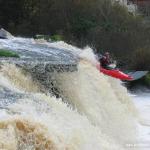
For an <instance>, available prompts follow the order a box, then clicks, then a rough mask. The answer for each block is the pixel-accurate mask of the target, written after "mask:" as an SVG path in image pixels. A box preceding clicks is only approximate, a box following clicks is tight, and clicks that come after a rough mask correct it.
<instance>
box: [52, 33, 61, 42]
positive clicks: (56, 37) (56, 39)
mask: <svg viewBox="0 0 150 150" xmlns="http://www.w3.org/2000/svg"><path fill="white" fill-rule="evenodd" d="M51 40H52V41H62V40H63V37H62V36H61V35H58V34H55V35H53V36H51Z"/></svg>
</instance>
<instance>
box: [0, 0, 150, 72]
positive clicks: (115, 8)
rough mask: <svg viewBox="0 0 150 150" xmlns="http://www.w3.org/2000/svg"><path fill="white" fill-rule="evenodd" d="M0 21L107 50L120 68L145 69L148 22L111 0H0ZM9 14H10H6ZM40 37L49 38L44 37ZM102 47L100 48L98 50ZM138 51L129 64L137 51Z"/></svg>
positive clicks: (23, 31)
mask: <svg viewBox="0 0 150 150" xmlns="http://www.w3.org/2000/svg"><path fill="white" fill-rule="evenodd" d="M0 5H1V6H2V8H1V9H0V22H1V25H2V26H3V27H4V28H6V29H7V30H8V31H10V32H11V33H12V34H15V35H21V36H35V35H37V34H40V35H51V37H50V38H51V39H52V40H54V41H57V40H62V39H63V40H64V41H66V42H68V43H71V44H74V45H76V46H79V47H84V46H86V45H89V46H91V47H92V48H94V49H95V50H96V52H100V53H102V52H103V51H106V50H107V51H110V52H111V53H112V54H113V55H114V56H115V57H116V59H117V60H118V64H119V65H120V66H122V67H123V68H125V67H126V68H127V69H136V68H137V66H138V65H140V64H141V62H140V59H143V60H147V63H146V65H141V67H140V69H142V70H144V69H146V70H147V69H149V66H150V65H149V62H148V58H149V54H148V55H147V52H148V51H150V46H149V43H150V22H145V21H144V20H143V18H142V16H138V15H134V14H132V13H131V12H130V13H129V12H128V10H127V8H125V7H124V6H121V5H119V3H118V2H114V3H112V2H111V0H61V1H60V0H38V1H37V0H20V1H18V0H13V1H6V0H1V1H0ZM10 14H11V15H10ZM44 39H49V36H48V37H44ZM101 50H103V51H101ZM139 50H140V51H142V53H145V55H142V56H141V57H139V58H138V59H136V61H137V62H134V65H132V62H133V58H136V57H137V53H139V52H138V51H139Z"/></svg>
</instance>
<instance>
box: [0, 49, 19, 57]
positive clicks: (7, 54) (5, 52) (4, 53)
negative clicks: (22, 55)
mask: <svg viewBox="0 0 150 150" xmlns="http://www.w3.org/2000/svg"><path fill="white" fill-rule="evenodd" d="M0 57H15V58H19V55H18V54H17V53H15V52H12V51H10V50H4V49H0Z"/></svg>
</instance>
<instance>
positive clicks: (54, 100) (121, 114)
mask: <svg viewBox="0 0 150 150" xmlns="http://www.w3.org/2000/svg"><path fill="white" fill-rule="evenodd" d="M0 48H3V49H10V50H14V51H15V52H18V53H19V54H20V55H21V61H20V60H14V59H7V60H6V61H4V59H1V63H0V149H7V150H126V149H131V148H135V149H136V150H138V148H139V147H140V146H141V145H138V144H143V143H141V141H143V142H145V141H146V140H147V139H148V132H149V129H148V124H147V123H148V114H149V112H148V110H147V109H144V107H147V106H149V104H148V103H149V102H148V99H147V96H146V94H144V95H143V96H142V94H140V95H136V94H134V95H133V94H129V92H128V91H127V89H126V88H125V87H123V86H122V84H121V81H119V80H117V79H114V78H111V77H108V76H105V75H104V74H102V73H100V72H99V70H97V68H96V63H97V61H96V59H95V55H94V53H93V50H92V49H91V48H89V47H86V48H85V49H83V50H81V49H78V48H76V47H73V46H71V45H68V44H66V43H64V42H54V43H48V42H45V41H44V42H42V43H39V41H38V43H37V41H35V40H34V39H24V38H15V39H10V40H0ZM34 55H35V58H34ZM42 58H43V59H42ZM8 60H9V61H8ZM35 60H36V65H35V64H34V62H35ZM51 60H52V61H51ZM22 61H23V62H24V63H25V65H23V67H22V65H21V66H20V63H21V62H22ZM16 62H17V63H16ZM24 63H23V64H24ZM41 63H42V64H43V65H41ZM62 63H63V64H64V65H68V63H69V64H71V66H74V67H73V68H74V69H71V70H70V69H69V70H68V69H67V70H63V68H61V67H60V66H59V65H60V64H62ZM45 64H46V65H45ZM47 64H49V65H51V64H55V65H57V66H58V68H59V70H57V69H56V66H55V67H54V69H56V70H53V69H48V68H49V67H45V66H47ZM58 64H59V65H58ZM75 64H76V65H75ZM43 68H44V69H43ZM33 70H34V71H33ZM49 89H50V90H49ZM140 105H142V107H140ZM144 112H146V114H147V118H146V120H144V119H145V118H143V119H142V117H140V115H141V116H142V115H143V114H144ZM144 116H145V115H144ZM141 123H142V125H140V124H141ZM143 124H144V125H143ZM146 146H147V145H146ZM140 148H141V147H140ZM144 148H145V147H144ZM142 150H144V149H143V147H142Z"/></svg>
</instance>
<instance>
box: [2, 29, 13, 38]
mask: <svg viewBox="0 0 150 150" xmlns="http://www.w3.org/2000/svg"><path fill="white" fill-rule="evenodd" d="M11 38H13V36H12V35H11V34H10V33H9V32H8V31H6V30H5V29H3V28H1V29H0V39H11Z"/></svg>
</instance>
